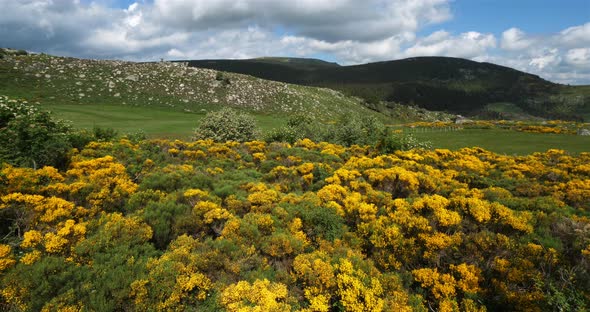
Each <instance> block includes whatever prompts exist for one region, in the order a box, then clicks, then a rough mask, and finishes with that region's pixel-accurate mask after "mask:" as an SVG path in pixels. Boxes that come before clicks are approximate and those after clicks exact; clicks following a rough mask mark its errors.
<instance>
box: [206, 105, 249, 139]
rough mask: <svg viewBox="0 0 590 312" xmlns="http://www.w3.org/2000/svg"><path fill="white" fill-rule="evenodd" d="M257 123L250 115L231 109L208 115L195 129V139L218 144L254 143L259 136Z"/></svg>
mask: <svg viewBox="0 0 590 312" xmlns="http://www.w3.org/2000/svg"><path fill="white" fill-rule="evenodd" d="M258 132H259V131H258V128H257V126H256V121H255V120H254V118H252V117H251V116H250V115H248V114H245V113H240V112H237V111H235V110H233V109H231V108H222V109H221V110H219V111H216V112H211V113H208V114H207V116H205V118H204V119H203V120H202V121H201V124H200V125H199V127H198V128H197V129H195V133H194V139H195V140H203V139H212V140H213V141H216V142H227V141H238V142H245V141H252V140H254V139H256V136H257V134H258Z"/></svg>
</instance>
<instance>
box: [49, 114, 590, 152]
mask: <svg viewBox="0 0 590 312" xmlns="http://www.w3.org/2000/svg"><path fill="white" fill-rule="evenodd" d="M44 108H46V109H48V110H50V111H52V112H54V113H55V115H56V116H57V117H59V118H61V119H66V120H70V121H72V125H73V126H74V127H75V128H85V129H92V128H93V127H95V126H97V127H102V128H113V129H115V130H117V131H119V133H121V134H125V133H134V132H138V131H140V130H141V131H143V132H145V133H146V134H147V135H148V136H149V137H152V138H155V137H163V138H171V139H189V138H190V137H191V134H192V132H193V129H194V128H195V127H196V126H197V125H198V123H199V120H201V118H203V117H204V116H205V114H204V113H183V112H179V111H174V110H170V109H166V108H156V107H150V108H147V107H137V106H123V105H101V106H95V105H70V104H64V105H47V106H44ZM254 117H255V118H256V120H257V122H258V126H259V127H260V128H261V129H262V131H268V130H270V129H273V128H277V127H279V126H281V125H284V124H285V122H286V119H287V118H288V116H287V115H283V116H279V115H261V114H256V115H254ZM404 131H405V132H406V133H411V134H413V135H414V136H415V137H416V138H417V139H419V140H423V141H431V142H432V145H433V147H434V148H448V149H451V150H456V149H459V148H462V147H474V146H479V147H482V148H485V149H487V150H490V151H493V152H496V153H501V154H508V155H514V154H516V155H525V154H530V153H534V152H544V151H546V150H548V149H552V148H556V149H563V150H566V151H568V152H570V153H574V154H577V153H580V152H590V137H584V136H576V135H568V134H541V133H526V132H517V131H511V130H502V129H464V130H458V131H444V130H441V129H413V130H410V129H405V130H404Z"/></svg>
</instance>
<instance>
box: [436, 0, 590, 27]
mask: <svg viewBox="0 0 590 312" xmlns="http://www.w3.org/2000/svg"><path fill="white" fill-rule="evenodd" d="M451 11H452V13H453V16H454V18H453V19H452V20H450V21H448V22H446V23H445V24H443V26H444V27H448V29H449V30H452V31H456V32H462V31H465V30H467V29H471V30H477V31H480V32H493V33H496V34H501V33H502V32H503V31H504V30H506V29H507V28H510V27H518V28H520V29H522V30H524V31H525V32H533V33H537V34H552V33H557V32H559V31H561V30H563V29H565V28H568V27H570V26H572V25H581V24H584V23H587V22H588V21H590V1H588V0H563V1H560V0H536V1H534V0H512V1H510V0H456V1H454V2H452V3H451Z"/></svg>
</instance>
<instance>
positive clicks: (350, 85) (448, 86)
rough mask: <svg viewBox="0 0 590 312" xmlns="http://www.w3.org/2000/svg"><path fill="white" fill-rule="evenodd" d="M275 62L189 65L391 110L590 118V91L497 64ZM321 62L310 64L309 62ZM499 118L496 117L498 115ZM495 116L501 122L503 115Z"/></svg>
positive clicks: (435, 59)
mask: <svg viewBox="0 0 590 312" xmlns="http://www.w3.org/2000/svg"><path fill="white" fill-rule="evenodd" d="M294 60H297V59H291V61H288V62H277V61H276V60H275V59H272V58H271V59H264V58H263V59H250V60H202V61H189V62H188V63H189V66H194V67H200V68H209V69H216V70H222V71H227V72H234V73H242V74H247V75H252V76H256V77H260V78H264V79H270V80H275V81H282V82H288V83H296V84H302V85H309V86H321V87H328V88H333V89H336V90H340V91H343V92H345V93H346V94H349V95H353V96H358V97H361V98H363V99H364V100H365V105H367V106H369V107H371V108H373V109H379V110H381V111H384V112H386V111H387V110H388V109H389V107H387V105H386V106H385V107H383V105H378V103H379V102H380V101H387V102H399V103H403V104H415V105H418V106H420V107H423V108H427V109H430V110H445V111H449V112H453V113H461V114H471V115H476V114H480V115H481V114H483V115H486V114H487V115H490V113H497V112H488V111H486V107H487V106H488V104H491V103H498V102H503V103H512V104H514V105H516V106H518V107H519V108H520V109H522V110H523V111H525V112H526V113H527V114H530V115H535V116H541V117H548V118H562V119H580V116H583V117H586V118H590V93H589V92H587V90H586V89H584V88H583V87H569V86H564V85H560V84H555V83H552V82H549V81H546V80H544V79H542V78H540V77H538V76H535V75H531V74H528V73H524V72H521V71H518V70H515V69H512V68H508V67H504V66H499V65H495V64H491V63H479V62H474V61H470V60H465V59H460V58H449V57H416V58H408V59H403V60H396V61H388V62H378V63H370V64H364V65H354V66H337V65H335V64H332V65H330V64H331V63H328V64H324V63H322V62H321V61H318V60H315V61H310V60H307V61H306V62H304V61H301V63H302V64H303V65H299V63H298V62H297V61H294ZM312 63H313V64H316V65H315V66H310V65H309V64H312ZM492 117H494V116H492ZM495 117H498V118H501V117H502V115H501V114H500V115H497V116H495Z"/></svg>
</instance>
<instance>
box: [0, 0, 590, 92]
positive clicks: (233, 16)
mask: <svg viewBox="0 0 590 312" xmlns="http://www.w3.org/2000/svg"><path fill="white" fill-rule="evenodd" d="M0 7H2V8H3V9H2V10H1V11H0V46H6V47H13V48H20V49H27V50H30V51H35V52H46V53H51V54H57V55H66V56H74V57H87V58H101V59H124V60H137V61H143V60H158V59H160V58H165V59H204V58H251V57H259V56H292V57H319V58H323V59H326V60H329V61H336V62H338V63H340V64H344V65H347V64H359V63H366V62H374V61H383V60H391V59H400V58H406V57H414V56H423V55H436V56H452V57H462V58H467V59H471V60H475V61H487V62H492V63H497V64H500V65H505V66H510V67H513V68H516V69H519V70H522V71H527V72H530V73H533V74H537V75H540V76H541V77H543V78H545V79H548V80H551V81H555V82H561V83H570V84H590V1H589V0H584V1H582V0H562V1H559V0H554V1H548V0H538V1H531V0H513V1H507V0H363V1H359V0H288V1H287V0H285V1H282V0H239V1H238V0H138V1H132V0H60V1H50V0H0Z"/></svg>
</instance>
